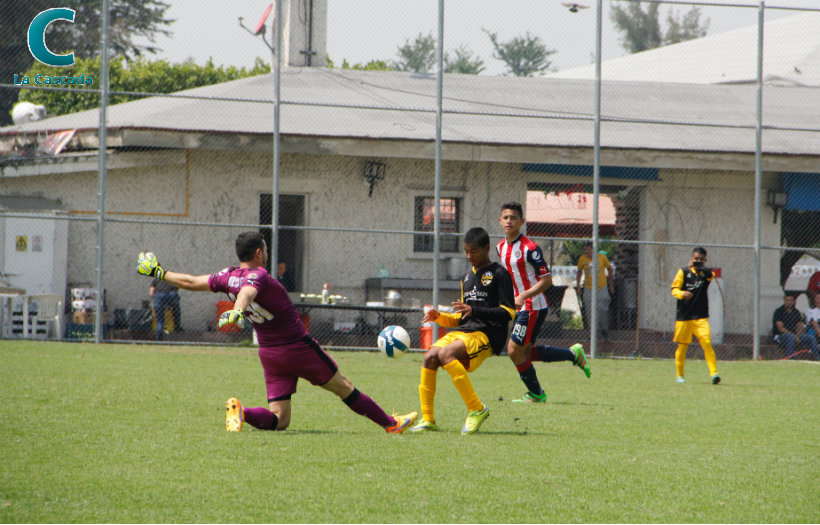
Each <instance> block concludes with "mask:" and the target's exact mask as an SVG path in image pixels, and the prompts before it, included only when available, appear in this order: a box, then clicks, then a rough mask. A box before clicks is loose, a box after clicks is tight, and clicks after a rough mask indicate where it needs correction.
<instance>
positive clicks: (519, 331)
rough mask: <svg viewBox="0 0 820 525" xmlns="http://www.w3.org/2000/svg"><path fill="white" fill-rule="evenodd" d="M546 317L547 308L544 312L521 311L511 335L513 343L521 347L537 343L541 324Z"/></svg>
mask: <svg viewBox="0 0 820 525" xmlns="http://www.w3.org/2000/svg"><path fill="white" fill-rule="evenodd" d="M546 317H547V309H546V308H544V309H543V310H519V311H518V313H517V314H515V321H514V322H513V329H512V334H510V339H512V342H513V343H515V344H517V345H521V346H526V345H527V343H535V339H536V337H537V336H538V332H539V331H540V330H541V324H542V323H543V322H544V318H546Z"/></svg>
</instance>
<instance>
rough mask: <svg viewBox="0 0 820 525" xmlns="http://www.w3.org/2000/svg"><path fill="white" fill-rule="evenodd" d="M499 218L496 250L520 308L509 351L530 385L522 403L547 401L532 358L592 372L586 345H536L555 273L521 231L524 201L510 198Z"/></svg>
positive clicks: (509, 343)
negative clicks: (501, 233) (567, 363)
mask: <svg viewBox="0 0 820 525" xmlns="http://www.w3.org/2000/svg"><path fill="white" fill-rule="evenodd" d="M501 208H502V209H501V217H499V219H498V222H499V223H500V224H501V228H502V229H503V230H504V235H505V239H503V240H502V241H501V242H499V243H498V245H497V246H496V251H497V252H498V256H499V258H500V259H501V265H502V266H504V267H505V268H506V269H507V271H508V272H510V275H511V276H512V281H513V288H514V292H515V308H516V310H517V313H516V317H515V322H514V324H513V330H512V334H511V335H510V340H509V341H508V342H507V353H508V354H509V356H510V359H512V362H513V364H514V365H515V367H516V369H517V370H518V375H519V377H520V378H521V381H523V383H524V385H525V386H526V387H527V393H526V394H524V397H522V398H521V399H516V400H515V402H519V403H545V402H546V401H547V394H546V393H545V392H544V389H543V388H541V384H540V383H539V382H538V377H537V375H536V373H535V367H533V365H532V361H533V360H535V361H539V360H540V361H547V362H554V361H572V362H573V363H574V364H576V365H578V366H579V367H580V368H581V369H582V370H583V371H584V373H585V374H586V376H587V377H589V375H590V371H589V365H588V364H587V362H586V356H585V355H584V349H583V347H582V346H581V345H580V344H574V345H572V347H571V348H558V347H554V346H546V345H542V346H535V347H534V346H533V343H534V342H535V338H536V337H537V335H538V332H539V330H540V329H541V324H542V323H543V322H544V318H545V317H546V316H547V312H548V307H549V305H548V304H547V297H546V296H545V295H544V292H545V291H546V290H547V288H549V287H550V286H552V276H551V275H550V271H549V268H547V264H546V262H544V255H543V253H542V252H541V248H539V247H538V245H537V244H535V243H534V242H533V241H531V240H530V239H528V238H527V237H526V236H525V235H524V234H522V233H521V227H522V226H523V225H524V211H523V208H522V207H521V204H519V203H517V202H508V203H506V204H504V205H503V206H502V207H501Z"/></svg>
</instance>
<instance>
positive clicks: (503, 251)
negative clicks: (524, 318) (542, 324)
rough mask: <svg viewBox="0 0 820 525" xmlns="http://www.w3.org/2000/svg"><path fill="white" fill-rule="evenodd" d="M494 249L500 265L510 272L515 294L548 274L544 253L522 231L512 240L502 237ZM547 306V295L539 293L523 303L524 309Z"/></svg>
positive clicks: (533, 284) (536, 308)
mask: <svg viewBox="0 0 820 525" xmlns="http://www.w3.org/2000/svg"><path fill="white" fill-rule="evenodd" d="M495 249H496V251H497V252H498V257H499V258H500V259H501V265H502V266H504V267H505V268H506V269H507V271H508V272H510V276H511V277H512V282H513V288H514V289H515V295H516V296H518V295H521V293H523V292H524V291H526V290H529V289H530V288H532V287H533V286H535V283H537V282H538V281H539V280H540V279H543V278H544V277H547V276H549V274H550V271H549V268H547V263H546V262H544V254H543V253H542V252H541V248H539V247H538V245H537V244H535V243H534V242H532V241H531V240H530V239H528V238H527V237H526V236H525V235H524V234H523V233H522V234H520V235H519V236H518V237H516V238H515V240H514V241H513V242H508V241H507V239H502V240H501V242H499V243H498V244H497V245H496V247H495ZM547 306H549V305H548V304H547V297H546V296H545V295H544V294H543V293H541V294H538V295H536V296H535V297H530V298H529V299H527V302H526V303H524V310H543V309H545V308H547Z"/></svg>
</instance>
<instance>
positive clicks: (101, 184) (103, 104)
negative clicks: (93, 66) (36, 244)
mask: <svg viewBox="0 0 820 525" xmlns="http://www.w3.org/2000/svg"><path fill="white" fill-rule="evenodd" d="M108 4H109V2H108V0H103V3H102V21H101V22H100V24H101V25H102V27H101V28H100V31H101V33H102V36H101V37H100V47H101V48H102V49H101V50H100V88H101V91H100V129H99V141H100V143H99V146H98V150H97V151H98V157H97V159H98V161H99V166H98V168H97V268H96V274H97V281H96V288H97V305H96V306H95V311H96V315H95V318H94V342H95V343H97V344H99V343H101V342H102V340H103V310H104V308H105V305H104V304H103V301H105V294H104V293H103V242H104V241H105V235H104V233H105V232H104V226H105V172H106V167H105V160H106V159H105V156H106V142H107V141H108V116H107V114H108V91H109V85H108V82H109V78H108V17H109V12H108V10H109V5H108Z"/></svg>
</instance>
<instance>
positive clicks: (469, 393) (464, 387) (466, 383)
mask: <svg viewBox="0 0 820 525" xmlns="http://www.w3.org/2000/svg"><path fill="white" fill-rule="evenodd" d="M443 368H444V369H445V370H447V373H448V374H450V377H452V378H453V384H454V385H455V386H456V390H458V393H459V394H461V399H463V400H464V404H465V405H467V409H468V410H469V411H470V412H477V411H479V410H483V409H484V404H483V403H482V402H481V400H480V399H478V394H477V393H476V391H475V389H474V388H473V383H472V382H471V381H470V377H469V376H468V375H467V370H465V369H464V365H462V364H461V361H459V360H458V359H453V360H452V361H450V362H449V363H447V364H446V365H444V367H443Z"/></svg>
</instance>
